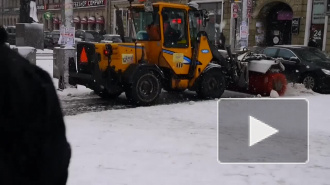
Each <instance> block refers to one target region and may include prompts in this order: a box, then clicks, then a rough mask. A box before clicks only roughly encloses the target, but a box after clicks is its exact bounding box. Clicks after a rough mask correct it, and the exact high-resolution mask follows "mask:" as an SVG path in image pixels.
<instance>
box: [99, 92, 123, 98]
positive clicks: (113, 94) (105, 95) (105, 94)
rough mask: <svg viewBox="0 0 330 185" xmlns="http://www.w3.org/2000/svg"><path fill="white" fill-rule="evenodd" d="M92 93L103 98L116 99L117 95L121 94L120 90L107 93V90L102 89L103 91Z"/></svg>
mask: <svg viewBox="0 0 330 185" xmlns="http://www.w3.org/2000/svg"><path fill="white" fill-rule="evenodd" d="M94 93H95V94H97V95H98V96H100V97H101V98H104V99H116V98H118V96H119V95H121V93H122V92H117V93H108V92H107V91H105V90H103V91H94Z"/></svg>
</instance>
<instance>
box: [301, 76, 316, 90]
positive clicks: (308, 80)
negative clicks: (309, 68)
mask: <svg viewBox="0 0 330 185" xmlns="http://www.w3.org/2000/svg"><path fill="white" fill-rule="evenodd" d="M303 84H304V86H305V87H306V89H312V90H313V91H316V90H317V81H316V78H315V77H314V76H313V75H311V74H308V75H306V76H305V77H304V79H303Z"/></svg>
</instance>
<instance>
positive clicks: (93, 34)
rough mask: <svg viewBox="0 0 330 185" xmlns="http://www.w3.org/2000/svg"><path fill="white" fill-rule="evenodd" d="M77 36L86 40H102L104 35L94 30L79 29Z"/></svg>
mask: <svg viewBox="0 0 330 185" xmlns="http://www.w3.org/2000/svg"><path fill="white" fill-rule="evenodd" d="M75 37H76V38H79V39H81V41H86V42H101V40H103V36H102V35H101V34H100V33H98V32H97V31H92V30H89V31H87V30H77V31H76V33H75Z"/></svg>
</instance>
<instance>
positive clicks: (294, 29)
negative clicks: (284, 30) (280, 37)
mask: <svg viewBox="0 0 330 185" xmlns="http://www.w3.org/2000/svg"><path fill="white" fill-rule="evenodd" d="M299 27H300V18H293V19H292V27H291V33H292V34H299Z"/></svg>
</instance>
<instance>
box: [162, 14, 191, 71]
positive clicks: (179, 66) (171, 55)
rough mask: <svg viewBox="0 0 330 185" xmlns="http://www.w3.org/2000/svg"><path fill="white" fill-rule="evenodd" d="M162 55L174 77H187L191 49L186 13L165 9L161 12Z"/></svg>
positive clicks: (165, 65)
mask: <svg viewBox="0 0 330 185" xmlns="http://www.w3.org/2000/svg"><path fill="white" fill-rule="evenodd" d="M161 14H162V16H161V25H162V26H161V29H162V32H161V33H162V35H161V38H162V44H163V50H162V55H163V57H164V59H165V60H166V63H160V64H159V65H160V66H161V67H170V68H171V69H172V71H173V72H174V73H175V74H176V75H187V74H188V72H189V66H190V63H191V57H192V49H191V43H190V34H189V31H188V11H187V10H185V9H178V8H168V7H165V8H163V9H162V12H161Z"/></svg>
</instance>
